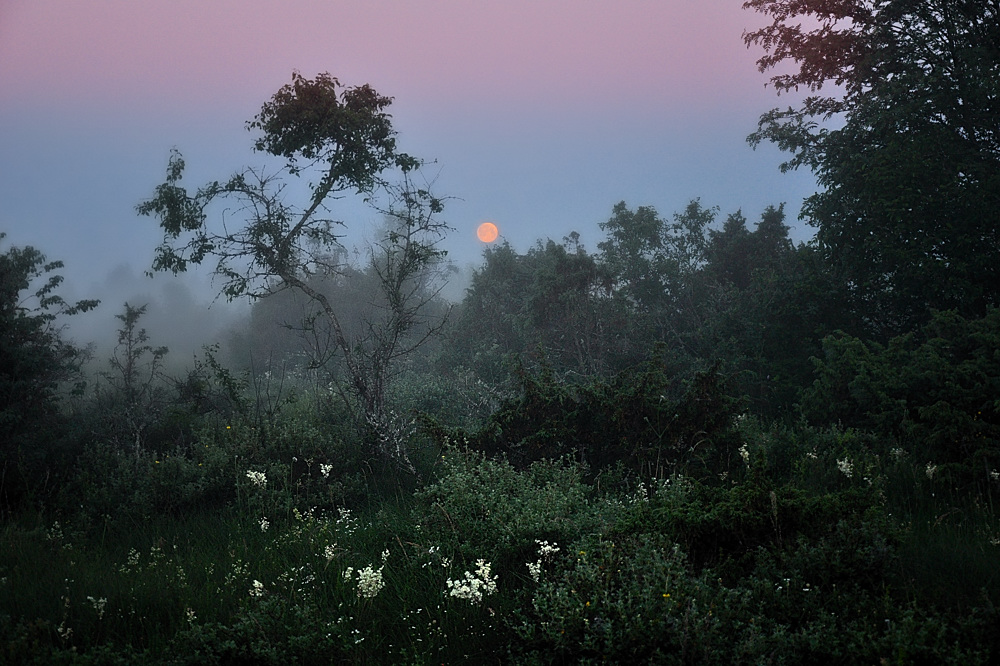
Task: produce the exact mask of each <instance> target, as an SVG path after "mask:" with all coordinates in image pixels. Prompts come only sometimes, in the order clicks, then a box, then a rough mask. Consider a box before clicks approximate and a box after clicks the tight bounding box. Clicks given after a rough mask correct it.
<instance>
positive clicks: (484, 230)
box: [476, 222, 500, 243]
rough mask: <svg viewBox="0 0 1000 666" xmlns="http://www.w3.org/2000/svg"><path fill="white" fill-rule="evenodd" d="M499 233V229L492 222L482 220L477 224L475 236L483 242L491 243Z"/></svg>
mask: <svg viewBox="0 0 1000 666" xmlns="http://www.w3.org/2000/svg"><path fill="white" fill-rule="evenodd" d="M499 235H500V230H499V229H497V225H495V224H493V223H492V222H483V223H482V224H480V225H479V228H478V229H476V236H478V237H479V240H481V241H483V242H484V243H492V242H493V241H495V240H496V239H497V236H499Z"/></svg>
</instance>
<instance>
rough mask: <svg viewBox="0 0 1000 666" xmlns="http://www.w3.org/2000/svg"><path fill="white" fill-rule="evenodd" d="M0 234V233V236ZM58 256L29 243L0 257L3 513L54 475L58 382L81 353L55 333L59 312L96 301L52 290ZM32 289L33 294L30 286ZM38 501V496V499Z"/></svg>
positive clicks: (72, 372)
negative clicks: (65, 296)
mask: <svg viewBox="0 0 1000 666" xmlns="http://www.w3.org/2000/svg"><path fill="white" fill-rule="evenodd" d="M5 236H6V234H4V233H2V232H0V240H2V239H3V238H4V237H5ZM62 266H63V264H62V262H60V261H52V262H47V261H46V260H45V256H44V255H43V254H42V253H41V252H39V251H38V250H36V249H35V248H33V247H30V246H28V247H25V248H18V247H11V248H9V249H8V250H7V251H6V252H4V253H3V254H0V510H3V511H6V510H8V509H10V508H11V507H12V506H15V505H17V504H19V503H20V502H21V501H22V500H24V499H26V495H27V494H28V493H30V492H33V491H36V490H38V489H40V486H42V485H44V483H45V479H46V478H47V477H49V476H50V475H51V474H52V473H53V472H56V473H59V472H61V471H62V470H63V469H64V467H65V465H64V464H60V463H59V457H60V454H63V455H66V453H67V452H66V451H59V450H58V448H57V446H54V445H55V444H56V443H58V442H59V440H60V439H61V438H64V437H65V430H64V428H63V425H64V424H63V423H62V422H61V421H60V419H59V414H58V395H57V389H58V388H59V385H60V384H61V383H63V382H66V381H68V380H70V379H72V378H74V377H77V375H76V371H77V370H78V369H79V365H80V363H81V362H82V361H83V359H84V356H85V354H84V352H83V350H81V349H79V348H77V347H75V346H73V345H72V344H71V343H69V342H67V341H66V340H64V339H63V337H62V330H61V328H60V326H59V321H60V318H61V317H66V316H71V315H74V314H77V313H79V312H86V311H87V310H90V309H92V308H94V307H96V306H97V304H98V301H94V300H83V301H78V302H77V303H75V304H70V303H68V302H66V301H65V300H64V299H63V298H62V297H61V296H59V295H58V293H57V292H56V290H57V289H58V287H59V285H60V284H61V283H62V276H60V275H55V274H52V273H53V271H55V270H58V269H60V268H62ZM32 289H34V291H30V290H32ZM39 499H40V498H39Z"/></svg>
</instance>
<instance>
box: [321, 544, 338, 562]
mask: <svg viewBox="0 0 1000 666" xmlns="http://www.w3.org/2000/svg"><path fill="white" fill-rule="evenodd" d="M336 555H337V544H332V545H330V546H327V547H326V548H324V549H323V557H325V558H326V561H327V562H331V561H333V558H334V557H335V556H336Z"/></svg>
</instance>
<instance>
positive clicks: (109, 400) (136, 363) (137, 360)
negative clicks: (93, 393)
mask: <svg viewBox="0 0 1000 666" xmlns="http://www.w3.org/2000/svg"><path fill="white" fill-rule="evenodd" d="M145 313H146V306H145V305H142V306H139V307H136V306H133V305H129V304H128V303H127V302H126V303H125V306H124V310H123V311H122V313H121V314H117V315H115V319H117V320H118V321H120V322H121V328H119V329H118V344H117V345H115V349H114V351H113V352H112V355H111V358H110V359H108V364H109V365H110V367H111V369H110V371H108V372H105V373H103V377H104V380H105V381H106V383H107V385H106V386H104V387H98V398H99V400H98V403H97V404H98V405H99V409H100V410H101V412H102V418H101V427H102V428H104V429H106V430H105V432H106V436H107V437H108V438H109V439H111V440H113V441H114V442H115V443H116V444H117V445H118V446H119V447H121V448H125V447H132V448H133V450H134V452H135V454H136V455H137V456H138V455H139V453H140V452H141V451H142V450H143V448H144V445H145V441H146V436H147V434H148V432H149V429H150V428H151V427H152V426H153V425H154V424H155V423H156V421H157V420H158V419H159V418H160V417H161V416H162V414H163V411H164V408H165V404H166V395H165V392H166V387H165V385H164V383H163V380H164V377H163V375H162V370H163V368H162V366H163V359H164V357H165V356H166V355H167V352H168V350H167V348H166V347H154V346H153V345H151V344H149V334H148V333H147V332H146V329H145V328H141V327H140V326H139V320H140V319H141V318H142V316H143V315H144V314H145Z"/></svg>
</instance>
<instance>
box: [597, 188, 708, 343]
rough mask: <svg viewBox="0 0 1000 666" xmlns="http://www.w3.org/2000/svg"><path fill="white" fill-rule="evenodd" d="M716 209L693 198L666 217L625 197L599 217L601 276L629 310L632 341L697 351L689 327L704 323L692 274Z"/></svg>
mask: <svg viewBox="0 0 1000 666" xmlns="http://www.w3.org/2000/svg"><path fill="white" fill-rule="evenodd" d="M717 213H718V208H714V207H713V208H706V207H704V206H702V204H701V201H700V200H698V199H694V200H692V201H691V202H689V203H688V205H687V206H686V207H685V208H684V211H683V212H680V213H675V214H674V215H673V216H672V218H671V219H669V220H668V219H666V218H662V217H660V216H659V214H658V213H657V212H656V209H654V208H651V207H647V206H641V207H639V208H638V209H636V210H635V211H631V210H629V208H628V206H627V205H626V204H625V202H624V201H623V202H620V203H618V204H617V205H616V206H615V207H614V209H613V214H612V217H611V218H610V219H609V220H608V221H607V222H602V223H601V225H600V226H601V229H602V230H603V231H605V233H607V238H606V239H605V240H604V241H601V242H600V243H598V244H597V247H598V249H599V250H600V254H599V255H598V262H599V266H600V270H601V273H602V275H603V276H604V278H603V281H604V284H605V285H606V287H607V289H608V291H609V293H610V295H611V296H612V297H613V298H615V299H617V300H619V301H621V302H623V303H625V304H627V306H628V307H629V309H630V310H631V311H632V313H633V315H634V316H633V318H632V319H631V328H630V336H631V337H632V338H633V340H634V341H635V343H637V344H640V345H644V346H645V348H646V349H650V348H652V344H653V343H654V342H657V341H662V342H667V343H668V348H669V349H670V353H671V354H673V355H674V356H675V357H676V358H675V360H681V361H683V359H687V362H691V360H692V359H694V358H697V357H698V356H699V352H698V350H697V349H695V348H693V347H692V346H691V339H692V338H691V334H692V332H694V331H697V330H698V329H699V328H700V327H701V325H702V323H703V322H702V321H701V319H700V317H701V310H700V307H699V303H698V297H697V295H696V293H695V291H694V286H695V276H696V275H697V273H698V271H700V270H701V269H702V268H703V267H704V264H705V261H706V259H707V255H706V252H707V249H708V230H709V226H710V225H711V224H712V223H713V222H714V220H715V216H716V215H717Z"/></svg>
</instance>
